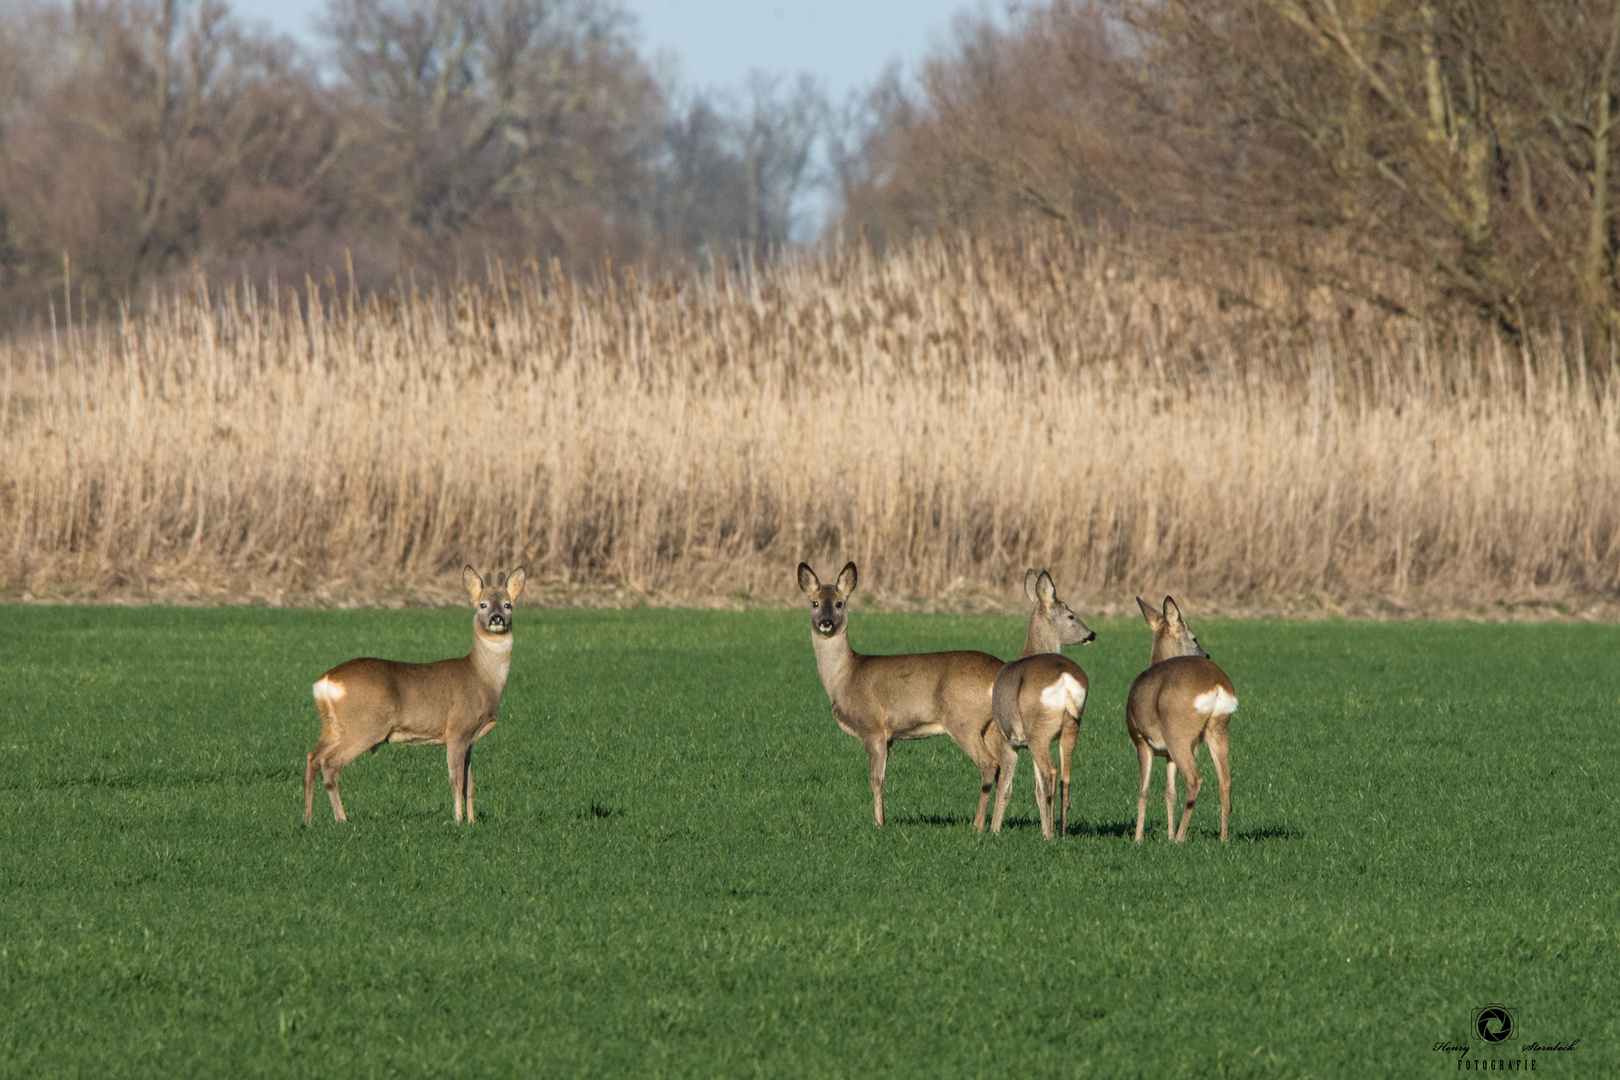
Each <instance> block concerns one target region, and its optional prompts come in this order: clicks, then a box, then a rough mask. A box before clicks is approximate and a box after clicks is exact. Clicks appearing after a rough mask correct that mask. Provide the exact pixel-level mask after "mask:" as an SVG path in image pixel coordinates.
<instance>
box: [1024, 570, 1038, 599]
mask: <svg viewBox="0 0 1620 1080" xmlns="http://www.w3.org/2000/svg"><path fill="white" fill-rule="evenodd" d="M1040 576H1041V572H1040V571H1039V570H1025V571H1024V595H1025V596H1026V597H1028V598H1029V602H1030V603H1032V604H1033V603H1036V602H1037V601H1038V600H1039V599H1040V598H1039V597H1038V596H1036V595H1035V582H1036V580H1037V579H1038V578H1039V577H1040Z"/></svg>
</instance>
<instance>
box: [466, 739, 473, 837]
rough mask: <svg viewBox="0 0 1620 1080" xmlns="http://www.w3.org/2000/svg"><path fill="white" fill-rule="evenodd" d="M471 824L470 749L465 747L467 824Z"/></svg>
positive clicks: (471, 778) (471, 776)
mask: <svg viewBox="0 0 1620 1080" xmlns="http://www.w3.org/2000/svg"><path fill="white" fill-rule="evenodd" d="M472 823H473V775H472V747H471V746H468V747H467V824H469V825H471V824H472Z"/></svg>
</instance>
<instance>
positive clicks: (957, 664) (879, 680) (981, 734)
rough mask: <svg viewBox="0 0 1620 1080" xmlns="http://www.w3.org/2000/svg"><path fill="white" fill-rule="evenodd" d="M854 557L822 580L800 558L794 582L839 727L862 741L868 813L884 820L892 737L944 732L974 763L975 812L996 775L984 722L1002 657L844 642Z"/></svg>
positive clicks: (992, 736)
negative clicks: (874, 652)
mask: <svg viewBox="0 0 1620 1080" xmlns="http://www.w3.org/2000/svg"><path fill="white" fill-rule="evenodd" d="M855 576H856V575H855V564H854V563H849V564H848V565H846V566H845V567H844V569H843V572H842V573H840V574H839V575H838V580H837V582H835V583H834V584H832V585H823V584H822V583H821V579H820V578H818V577H817V576H816V572H815V571H814V570H812V569H810V566H809V564H808V563H800V564H799V588H800V589H802V590H803V591H804V593H805V595H807V596H809V597H810V641H811V644H812V645H814V647H815V650H816V670H817V672H819V673H820V675H821V685H822V686H823V687H824V688H825V689H826V691H827V697H828V698H829V699H830V700H831V701H832V711H833V718H834V719H835V720H837V721H838V726H839V727H841V728H843V729H844V730H845V731H847V732H849V734H851V735H853V736H855V737H856V738H857V739H859V740H861V744H862V745H863V746H865V747H866V756H867V757H868V758H870V759H871V763H872V813H873V815H874V816H875V817H876V818H877V823H878V824H879V825H882V824H883V773H884V769H885V766H886V765H887V763H888V760H889V747H890V746H891V744H893V742H894V740H896V739H926V738H928V737H929V736H931V735H949V736H950V737H951V738H952V739H953V740H954V741H955V742H956V745H957V746H960V747H961V748H962V749H963V751H964V752H966V754H967V756H968V757H970V758H972V759H973V763H974V764H975V765H977V766H978V767H979V782H980V783H979V812H978V814H977V816H976V817H975V818H974V819H973V828H974V829H975V830H976V831H979V832H982V831H984V811H985V804H986V803H987V802H989V799H990V789H991V787H992V786H994V784H995V782H996V770H997V761H998V757H999V747H998V745H997V744H998V743H999V741H1000V740H999V739H998V738H997V736H996V730H995V725H994V724H992V723H991V721H990V688H991V685H992V684H993V683H994V682H995V679H996V674H997V673H998V672H999V671H1000V670H1001V661H1000V660H998V659H997V658H996V657H994V656H991V655H990V654H989V653H985V652H938V653H914V654H911V655H902V656H862V655H861V654H860V653H858V652H856V651H855V650H854V649H853V648H851V647H850V644H849V634H848V630H849V625H848V622H847V620H848V616H849V611H848V606H847V605H848V603H849V597H850V594H851V593H853V592H854V591H855Z"/></svg>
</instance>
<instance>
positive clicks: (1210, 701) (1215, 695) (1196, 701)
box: [1183, 686, 1237, 716]
mask: <svg viewBox="0 0 1620 1080" xmlns="http://www.w3.org/2000/svg"><path fill="white" fill-rule="evenodd" d="M1183 700H1185V699H1183ZM1193 708H1195V709H1197V710H1198V711H1199V712H1201V713H1203V714H1204V715H1205V716H1231V715H1232V714H1233V713H1235V712H1237V698H1235V697H1233V696H1232V695H1231V694H1228V693H1227V692H1226V687H1224V686H1217V687H1216V688H1215V689H1213V690H1207V691H1205V692H1204V693H1202V694H1199V695H1198V696H1197V697H1195V698H1193Z"/></svg>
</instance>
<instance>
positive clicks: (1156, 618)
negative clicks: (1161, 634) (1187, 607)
mask: <svg viewBox="0 0 1620 1080" xmlns="http://www.w3.org/2000/svg"><path fill="white" fill-rule="evenodd" d="M1136 606H1137V607H1139V608H1141V609H1142V618H1144V619H1146V620H1147V624H1148V626H1150V627H1152V628H1153V630H1154V631H1155V632H1157V631H1158V629H1159V627H1160V626H1163V625H1164V616H1163V615H1161V614H1159V613H1158V612H1157V611H1155V610H1154V609H1153V605H1152V604H1149V603H1148V602H1147V601H1146V600H1144V599H1142V598H1141V597H1140V596H1138V597H1137V598H1136Z"/></svg>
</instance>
